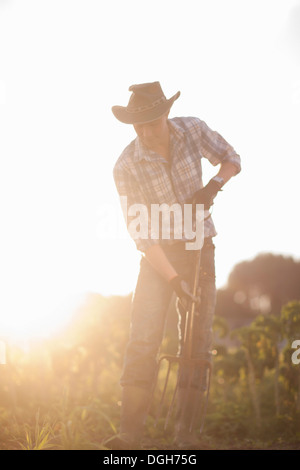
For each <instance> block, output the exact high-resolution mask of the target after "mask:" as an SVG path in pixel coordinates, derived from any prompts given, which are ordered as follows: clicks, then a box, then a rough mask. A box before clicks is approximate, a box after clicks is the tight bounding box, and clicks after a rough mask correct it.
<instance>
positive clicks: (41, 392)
mask: <svg viewBox="0 0 300 470" xmlns="http://www.w3.org/2000/svg"><path fill="white" fill-rule="evenodd" d="M272 257H273V255H269V256H264V257H260V258H259V260H257V259H256V260H254V261H253V264H254V266H252V265H251V262H247V263H245V264H244V265H243V263H242V264H241V265H239V266H238V267H236V268H235V269H234V270H233V273H232V275H231V277H230V280H229V284H228V286H227V288H224V289H222V290H220V291H219V292H218V305H217V311H216V316H215V321H214V332H215V344H214V351H213V376H212V381H211V389H210V397H209V402H208V409H207V416H206V422H205V428H204V435H203V437H202V445H204V446H206V448H207V447H208V448H212V449H222V448H234V449H242V448H244V449H254V448H262V449H264V448H275V449H279V448H297V449H299V448H300V419H299V418H300V364H299V365H296V364H293V363H292V360H291V357H292V354H293V352H294V349H292V346H291V345H292V340H293V339H300V301H299V300H297V299H300V293H299V291H297V288H296V287H297V286H298V288H299V279H300V277H298V278H297V280H295V279H294V278H293V279H291V284H292V287H291V286H290V287H289V288H287V289H286V290H285V294H283V290H284V289H285V287H284V288H283V287H282V286H281V287H280V288H279V287H278V283H279V284H280V282H279V280H280V276H279V275H278V273H277V274H275V271H276V269H277V266H278V265H281V266H283V267H284V269H285V271H284V276H283V277H284V283H285V284H284V285H285V286H286V285H287V283H286V277H287V276H290V274H289V273H290V272H295V273H298V271H297V269H298V264H299V263H295V262H294V261H293V262H292V261H291V260H290V259H288V260H286V259H285V258H283V257H279V258H277V257H275V258H276V260H274V259H273V258H272ZM263 259H264V260H265V262H266V266H265V265H264V264H263V265H262V264H261V263H262V260H263ZM280 263H281V264H280ZM295 265H297V266H295ZM241 266H242V267H241ZM259 266H263V267H264V268H263V269H262V268H261V267H260V268H259ZM271 267H272V270H273V274H274V279H273V281H272V282H271V281H269V283H267V282H266V276H267V275H270V269H271ZM245 269H246V271H247V269H248V271H249V272H248V274H247V275H246V271H245ZM261 269H262V272H261V271H260V270H261ZM289 270H290V271H289ZM255 273H256V274H255ZM258 273H259V275H258ZM255 275H257V279H256V281H255V279H254V278H255ZM293 275H294V274H293ZM297 275H298V274H297ZM276 279H277V280H276ZM242 281H243V282H244V285H243V282H242ZM253 283H254V284H255V283H256V284H255V285H256V286H259V285H260V288H259V289H258V287H256V290H255V295H256V296H257V293H258V292H259V293H260V295H268V296H271V297H272V300H271V301H270V303H269V305H272V306H273V305H274V306H275V307H274V308H275V310H274V311H273V310H271V311H266V310H264V309H262V310H263V311H262V310H261V309H259V308H256V307H257V305H259V304H257V303H256V304H255V308H254V309H253V305H254V304H252V307H251V305H250V304H251V302H250V300H249V299H250V297H249V295H250V292H252V294H251V295H253V292H254V290H253V289H252V290H251V288H250V287H249V286H251V285H254V284H253ZM260 283H261V284H260ZM263 286H264V287H263ZM272 289H275V290H276V289H277V292H276V299H277V300H276V299H275V297H274V299H275V300H273V296H274V295H275V294H274V292H273V291H272ZM297 292H298V293H297ZM291 293H293V294H294V293H295V296H294V297H291V298H290V297H289V295H290V294H291ZM279 299H280V302H279ZM284 299H287V302H286V303H285V304H283V303H282V302H283V300H284ZM130 305H131V296H126V297H120V296H112V297H103V296H101V295H99V294H89V295H87V296H86V298H85V300H84V302H82V304H81V305H80V306H79V307H78V309H77V311H76V312H75V313H74V316H73V318H72V320H71V321H70V323H69V324H68V325H67V326H66V327H65V328H64V330H62V331H61V332H60V333H59V334H58V335H57V336H55V337H53V338H49V339H40V340H36V339H35V340H31V341H27V342H26V343H24V344H17V343H13V342H12V341H6V346H7V348H6V349H7V351H6V353H7V363H6V364H5V365H0V449H1V450H3V449H17V450H42V449H70V450H75V449H100V450H101V449H105V448H106V447H105V443H106V441H107V439H109V437H111V436H112V435H114V434H115V433H116V432H117V430H118V425H119V413H120V404H121V403H120V400H121V389H120V386H119V377H120V373H121V368H122V362H123V356H124V352H125V348H126V344H127V341H128V334H129V324H130ZM279 305H280V311H279V312H278V311H277V308H278V306H279ZM272 309H273V307H272ZM176 322H177V318H176V312H175V308H174V306H171V307H170V310H169V312H168V325H167V329H166V337H165V339H164V341H163V346H162V351H164V352H169V353H171V354H173V353H174V352H176V350H177V326H176ZM163 373H164V371H162V374H161V376H159V381H158V390H159V391H161V389H162V387H163ZM170 381H171V385H172V384H173V385H174V383H175V375H174V374H173V375H171V378H170ZM167 396H168V398H170V396H171V391H170V392H168V394H167ZM155 406H156V403H154V409H155ZM163 424H164V423H163V420H161V421H159V423H158V425H157V426H156V427H155V426H154V411H153V410H152V411H151V412H150V414H149V417H148V421H147V426H146V436H145V438H146V442H147V439H148V440H149V442H150V444H149V445H150V446H154V447H151V448H160V449H172V433H171V429H172V426H171V425H170V427H169V428H168V429H167V431H164V428H163ZM171 424H172V419H171Z"/></svg>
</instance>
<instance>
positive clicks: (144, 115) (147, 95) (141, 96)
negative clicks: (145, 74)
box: [112, 82, 180, 124]
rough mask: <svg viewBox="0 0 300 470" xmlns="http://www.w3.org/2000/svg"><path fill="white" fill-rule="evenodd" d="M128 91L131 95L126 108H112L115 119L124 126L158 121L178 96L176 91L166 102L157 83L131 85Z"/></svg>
mask: <svg viewBox="0 0 300 470" xmlns="http://www.w3.org/2000/svg"><path fill="white" fill-rule="evenodd" d="M129 91H131V92H132V94H131V96H130V99H129V102H128V105H127V106H126V107H125V106H113V107H112V112H113V114H114V115H115V117H116V118H117V119H118V120H119V121H121V122H123V123H125V124H144V123H147V122H151V121H155V120H156V119H159V118H160V117H161V116H162V115H163V114H165V113H166V112H167V111H169V109H170V108H171V106H172V104H173V103H174V101H175V100H177V98H179V96H180V91H178V92H177V93H176V94H175V95H174V96H172V98H170V99H168V100H167V98H166V97H165V95H164V93H163V91H162V89H161V86H160V83H159V82H153V83H142V84H140V85H132V86H131V87H129Z"/></svg>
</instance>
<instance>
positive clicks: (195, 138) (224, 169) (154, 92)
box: [112, 82, 240, 449]
mask: <svg viewBox="0 0 300 470" xmlns="http://www.w3.org/2000/svg"><path fill="white" fill-rule="evenodd" d="M129 91H131V92H132V94H131V97H130V100H129V103H128V105H127V106H126V107H123V106H113V108H112V111H113V113H114V115H115V117H116V118H117V119H118V120H119V121H121V122H123V123H126V124H131V125H133V127H134V129H135V132H136V135H137V136H136V138H135V139H134V140H133V141H132V142H131V143H130V144H129V145H128V146H127V147H126V148H125V150H124V151H123V153H122V154H121V156H120V157H119V159H118V160H117V162H116V164H115V167H114V180H115V184H116V187H117V190H118V193H119V195H120V196H121V197H123V198H126V207H127V208H129V207H133V205H134V204H139V206H138V207H145V208H147V209H149V211H148V212H147V220H148V227H149V228H148V232H146V233H145V231H144V232H143V234H142V235H141V236H140V237H138V236H135V237H133V238H134V240H135V243H136V246H137V249H138V250H140V251H141V252H142V254H143V256H142V258H141V263H140V272H139V276H138V280H137V285H136V289H135V292H134V295H133V299H132V321H131V333H130V340H129V343H128V346H127V350H126V355H125V360H124V368H123V372H122V377H121V381H120V383H121V386H122V387H123V390H122V409H121V424H120V436H119V437H118V439H117V440H115V442H114V444H112V447H113V448H119V449H125V448H128V449H130V448H132V449H135V448H138V445H139V442H140V438H141V436H142V431H143V425H144V421H145V418H146V414H147V408H148V404H149V399H150V394H151V390H152V387H153V382H154V378H155V372H156V367H157V361H156V358H157V354H158V350H159V346H160V344H161V341H162V338H163V331H164V324H165V316H166V311H167V307H168V305H169V302H170V299H171V297H172V294H173V292H174V291H175V293H176V295H177V297H178V298H179V299H180V300H181V301H182V302H185V301H189V300H191V299H192V300H195V297H194V296H193V294H192V288H191V282H192V278H191V276H192V275H193V267H194V263H193V261H194V258H195V250H192V249H186V242H187V239H186V238H185V237H184V234H183V236H182V238H181V239H178V236H177V235H178V230H177V232H176V229H178V227H176V221H174V218H173V219H172V223H171V228H170V233H169V236H168V237H165V238H164V237H163V236H162V227H160V228H159V230H158V231H157V230H153V227H152V228H151V222H152V221H151V210H150V209H151V207H153V205H155V204H156V205H157V204H167V205H168V207H173V206H174V204H175V205H176V204H177V207H178V205H179V207H182V208H183V207H184V204H188V203H190V202H193V203H194V204H195V203H196V204H197V203H199V204H204V209H206V210H207V209H209V207H210V206H211V205H212V204H213V200H214V198H215V196H216V195H217V193H218V192H219V191H220V190H221V188H222V187H223V185H224V184H225V183H227V181H229V179H230V178H231V177H233V176H234V175H236V174H237V173H238V172H239V171H240V157H239V155H237V154H236V152H235V151H234V149H233V148H232V147H231V146H230V145H229V144H228V143H227V142H226V141H225V140H224V139H223V137H221V136H220V135H219V134H218V133H217V132H214V131H212V130H211V129H210V128H209V127H208V126H207V125H206V124H205V122H203V121H201V120H200V119H198V118H194V117H183V118H173V119H169V111H170V109H171V106H172V105H173V103H174V101H175V100H176V99H178V97H179V95H180V92H177V93H176V94H175V95H174V96H173V97H172V98H170V99H167V98H166V97H165V95H164V93H163V91H162V89H161V86H160V83H159V82H153V83H143V84H139V85H133V86H131V87H130V88H129ZM202 158H207V159H208V160H209V161H210V163H212V165H214V166H216V165H219V164H220V168H219V171H218V174H217V175H216V176H215V177H214V178H212V179H211V180H210V181H209V182H208V184H207V185H206V186H205V187H203V182H202V167H201V159H202ZM149 214H150V216H149ZM125 217H126V219H127V222H129V218H128V214H125ZM149 219H150V220H149ZM130 233H131V234H132V230H131V231H130ZM176 234H177V235H176ZM215 235H216V231H215V227H214V224H213V221H212V219H211V217H210V216H209V217H207V218H206V220H205V222H204V237H205V238H204V244H203V247H202V249H201V272H200V287H201V301H200V306H199V312H198V315H197V317H196V318H197V321H196V323H195V325H194V330H195V331H194V332H193V333H194V337H195V339H194V340H195V342H196V343H195V344H196V350H195V355H196V356H198V357H200V356H201V355H202V357H203V354H204V357H206V358H208V357H209V354H210V349H211V344H212V321H213V314H214V308H215V297H216V288H215V267H214V244H213V237H214V236H215ZM186 387H187V384H186V383H185V381H184V378H182V379H181V382H180V383H179V390H178V394H177V395H178V411H177V416H178V417H179V416H180V418H178V420H177V424H176V433H175V442H176V445H177V446H178V448H187V446H189V445H190V444H191V442H194V432H193V433H190V432H189V430H188V423H189V422H190V419H191V414H192V413H193V409H194V404H195V402H196V401H197V400H198V399H199V390H200V392H201V391H202V392H205V389H206V384H205V379H204V378H203V374H198V375H196V376H195V378H194V379H193V387H192V388H191V390H190V391H189V392H188V393H189V397H188V402H187V403H188V406H186V405H184V409H183V397H184V396H185V391H186V390H185V389H186ZM185 398H186V396H185Z"/></svg>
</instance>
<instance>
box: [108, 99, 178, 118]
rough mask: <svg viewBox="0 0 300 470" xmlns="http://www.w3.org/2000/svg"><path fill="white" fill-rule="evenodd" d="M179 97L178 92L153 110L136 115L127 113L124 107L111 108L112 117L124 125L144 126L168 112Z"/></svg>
mask: <svg viewBox="0 0 300 470" xmlns="http://www.w3.org/2000/svg"><path fill="white" fill-rule="evenodd" d="M179 96H180V91H178V92H177V93H176V94H175V95H174V96H172V98H170V99H169V100H166V101H163V102H162V103H160V104H159V105H157V106H155V108H152V109H147V110H145V111H140V112H137V113H132V112H129V111H128V108H127V107H125V106H113V107H112V108H111V110H112V112H113V114H114V116H115V117H116V118H117V119H118V120H119V121H121V122H123V123H124V124H146V123H148V122H152V121H156V119H159V118H160V117H161V116H163V115H164V114H165V113H166V112H167V111H169V110H170V108H171V106H172V104H173V103H174V101H175V100H177V99H178V98H179Z"/></svg>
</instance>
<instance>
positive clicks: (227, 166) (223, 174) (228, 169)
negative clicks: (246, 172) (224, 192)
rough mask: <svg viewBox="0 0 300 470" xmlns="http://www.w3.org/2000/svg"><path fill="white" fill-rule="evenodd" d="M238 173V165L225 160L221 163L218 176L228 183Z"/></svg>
mask: <svg viewBox="0 0 300 470" xmlns="http://www.w3.org/2000/svg"><path fill="white" fill-rule="evenodd" d="M237 173H238V169H237V167H236V165H234V164H233V163H231V162H224V163H222V164H221V168H220V171H219V173H218V174H217V175H216V176H219V177H220V178H223V180H224V184H225V183H227V181H229V180H230V179H231V178H232V177H233V176H235V175H236V174H237Z"/></svg>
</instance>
